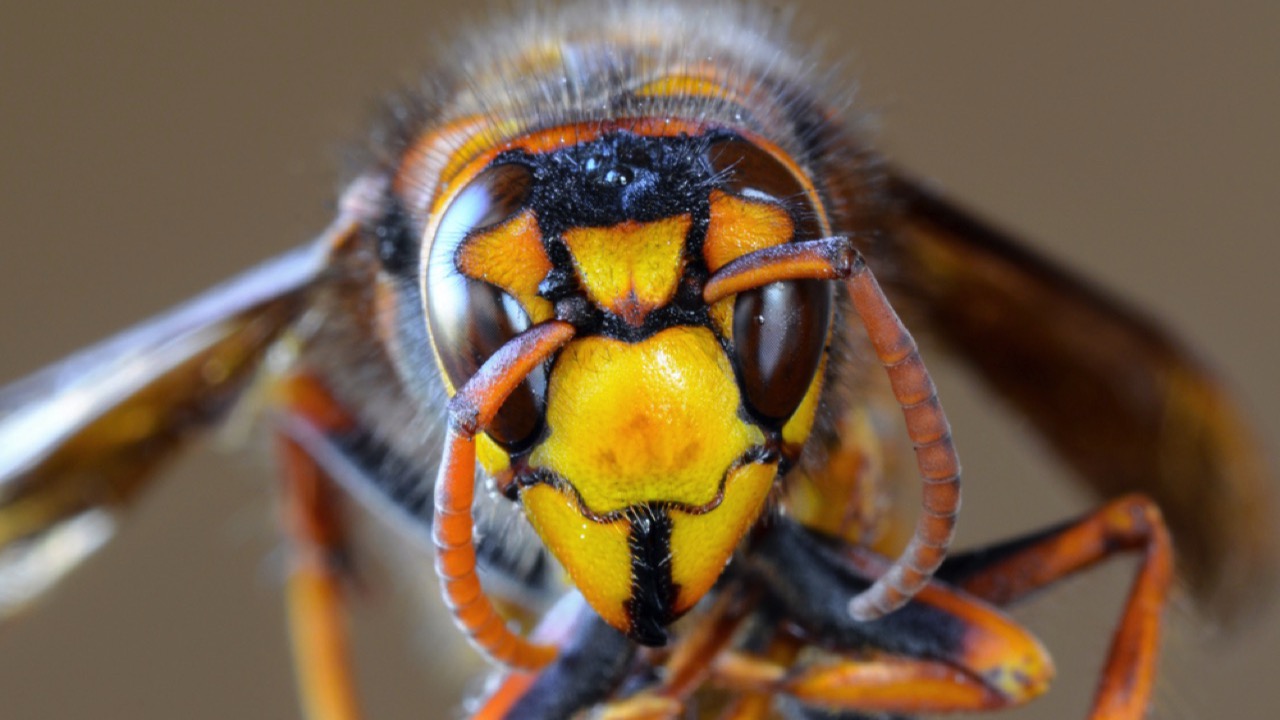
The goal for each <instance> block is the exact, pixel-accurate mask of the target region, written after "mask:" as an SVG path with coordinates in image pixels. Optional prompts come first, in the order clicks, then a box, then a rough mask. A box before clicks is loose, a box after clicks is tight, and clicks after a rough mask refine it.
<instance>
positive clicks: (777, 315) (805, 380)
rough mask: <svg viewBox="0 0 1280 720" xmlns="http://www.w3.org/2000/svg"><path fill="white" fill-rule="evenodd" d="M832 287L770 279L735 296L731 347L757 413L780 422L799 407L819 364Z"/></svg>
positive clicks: (825, 341) (806, 282) (785, 419)
mask: <svg viewBox="0 0 1280 720" xmlns="http://www.w3.org/2000/svg"><path fill="white" fill-rule="evenodd" d="M831 302H832V301H831V285H830V283H826V282H822V281H820V280H798V281H791V282H780V283H773V284H772V285H765V286H764V287H761V288H756V289H755V290H749V291H747V292H744V293H740V294H739V295H738V298H737V300H736V301H735V303H734V306H733V345H734V354H735V359H736V361H737V366H738V374H739V382H740V384H741V386H742V392H743V395H744V396H745V398H746V401H747V405H748V406H749V407H750V408H751V410H752V411H753V412H755V414H756V415H758V416H760V417H761V418H763V419H765V420H767V421H769V422H770V423H774V424H776V425H782V424H784V423H785V422H786V421H787V419H789V418H790V417H791V415H792V414H793V413H794V412H795V411H796V408H797V407H799V406H800V401H801V400H803V399H804V395H805V392H806V391H807V390H808V389H809V385H810V383H812V382H813V375H814V373H816V372H817V370H818V365H819V364H820V363H821V362H822V353H823V350H824V348H825V347H826V343H827V328H828V326H829V325H830V324H831Z"/></svg>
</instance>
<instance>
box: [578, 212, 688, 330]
mask: <svg viewBox="0 0 1280 720" xmlns="http://www.w3.org/2000/svg"><path fill="white" fill-rule="evenodd" d="M691 222H692V221H691V219H690V218H689V216H688V215H679V216H676V217H670V218H664V219H662V220H656V221H654V222H648V223H640V222H635V221H632V220H628V221H627V222H623V223H619V224H617V225H614V226H613V227H607V228H594V227H592V228H573V229H571V230H569V231H567V232H565V233H564V241H565V244H566V245H568V246H569V251H570V252H571V253H572V254H573V264H574V267H575V268H577V270H578V279H579V280H580V281H581V282H582V287H583V288H585V289H586V291H587V295H588V297H590V298H591V300H592V301H593V302H594V303H596V304H597V305H599V306H600V307H602V308H604V309H606V310H608V311H609V312H612V313H614V314H615V315H618V316H619V317H621V318H622V319H624V320H626V321H627V322H629V323H632V324H635V325H639V324H640V323H643V322H644V318H645V316H646V315H648V314H649V313H650V312H651V311H652V310H654V309H656V308H659V307H662V306H663V305H666V304H667V303H668V302H670V301H671V298H672V297H674V296H675V294H676V289H677V288H678V287H679V283H680V275H681V273H682V272H683V271H684V244H685V237H686V235H688V233H689V226H690V224H691Z"/></svg>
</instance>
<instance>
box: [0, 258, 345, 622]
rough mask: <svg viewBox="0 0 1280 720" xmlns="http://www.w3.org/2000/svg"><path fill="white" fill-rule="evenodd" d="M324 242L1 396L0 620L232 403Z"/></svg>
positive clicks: (46, 582)
mask: <svg viewBox="0 0 1280 720" xmlns="http://www.w3.org/2000/svg"><path fill="white" fill-rule="evenodd" d="M327 246H328V243H327V242H326V243H319V244H317V245H315V246H311V247H306V248H302V249H299V250H297V251H294V252H292V253H289V254H287V255H284V256H282V257H280V258H277V259H275V260H272V261H270V262H267V263H265V264H263V265H261V266H259V267H257V268H255V269H254V270H251V271H249V272H247V273H245V274H243V275H241V276H239V277H237V278H235V279H233V280H231V281H229V282H227V283H226V284H224V285H221V286H219V287H216V288H214V289H212V290H210V291H208V292H206V293H205V294H204V295H201V296H199V297H197V298H195V299H194V300H192V301H190V302H188V303H186V304H184V305H182V306H180V307H178V308H176V309H174V310H171V311H169V312H168V313H165V314H164V315H161V316H159V317H157V318H154V319H152V320H150V321H148V322H145V323H143V324H141V325H139V326H137V327H134V328H133V329H131V330H127V331H125V332H123V333H121V334H120V335H118V336H116V337H113V338H110V339H108V340H106V341H104V342H102V343H99V344H98V345H95V346H93V347H90V348H88V349H86V350H83V351H81V352H79V353H77V354H75V355H72V356H70V357H68V358H66V359H64V360H62V361H60V362H58V363H56V364H54V365H51V366H49V367H47V368H45V369H43V370H41V371H39V372H37V373H35V374H33V375H31V376H29V377H27V378H25V379H22V380H19V381H17V382H15V383H13V384H11V385H9V386H7V387H4V388H0V618H3V617H4V616H5V615H7V614H9V613H11V612H12V611H14V610H16V609H18V608H20V607H21V606H22V605H24V604H25V603H26V602H28V601H29V600H31V599H34V597H35V596H37V595H38V594H39V593H40V592H42V591H44V590H45V589H47V588H48V587H49V586H51V585H52V584H53V583H54V582H55V581H56V580H58V579H59V578H60V577H61V576H62V575H63V574H65V573H66V572H67V571H68V570H70V569H71V568H72V567H74V566H75V565H76V564H77V563H78V562H79V561H80V560H82V559H83V558H85V557H87V556H88V555H89V554H90V553H92V552H93V551H94V550H96V549H97V548H98V547H99V546H100V545H101V544H102V543H103V542H105V541H106V540H107V539H108V538H109V537H110V535H111V534H112V531H113V529H114V526H115V522H116V514H117V513H118V511H119V510H120V509H121V508H123V507H124V506H125V505H127V504H128V503H129V502H130V501H131V500H132V499H134V498H135V497H136V496H137V495H138V493H139V492H140V491H142V490H143V489H145V488H146V486H147V484H148V481H149V480H150V479H151V477H152V476H153V473H154V470H155V469H156V467H157V465H158V464H159V463H161V462H162V461H164V460H166V459H167V458H169V457H170V456H171V455H172V454H173V452H174V451H175V450H177V449H178V448H179V447H181V446H182V445H183V442H184V441H185V440H188V439H189V438H191V437H192V436H193V435H194V434H195V433H197V432H198V431H199V430H201V429H202V428H204V427H206V426H208V425H209V424H210V423H211V422H213V421H215V420H216V419H218V418H219V417H220V416H221V414H222V412H223V411H224V410H225V409H227V407H228V406H229V405H230V404H231V403H232V401H233V400H234V399H235V398H236V397H237V395H238V394H239V391H240V390H241V389H242V388H243V387H244V386H245V384H246V383H247V381H248V379H249V377H250V376H251V375H252V374H253V371H254V370H255V368H256V367H257V366H258V363H259V360H261V358H262V356H263V354H264V352H265V350H266V349H267V347H269V346H270V344H271V343H272V342H273V341H274V340H275V339H276V338H277V337H279V335H280V333H281V332H282V330H284V329H285V328H286V327H287V326H288V325H289V324H290V323H291V322H292V321H293V320H294V319H295V318H296V317H297V315H298V313H299V311H300V310H301V309H302V307H303V305H304V299H305V295H306V290H307V289H308V288H309V287H310V286H311V285H312V284H313V283H314V282H315V281H316V279H317V278H318V277H319V276H320V274H321V272H322V271H323V270H324V268H325V267H326V258H327V252H326V248H327Z"/></svg>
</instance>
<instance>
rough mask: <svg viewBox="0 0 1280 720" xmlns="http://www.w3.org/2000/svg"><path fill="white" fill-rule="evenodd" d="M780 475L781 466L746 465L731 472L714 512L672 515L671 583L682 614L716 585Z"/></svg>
mask: <svg viewBox="0 0 1280 720" xmlns="http://www.w3.org/2000/svg"><path fill="white" fill-rule="evenodd" d="M777 474H778V465H777V463H770V464H768V465H762V464H759V463H751V464H749V465H742V466H740V467H737V468H734V470H733V472H731V473H729V477H728V478H727V479H726V481H725V488H724V499H723V500H721V501H720V504H719V505H718V506H717V507H716V508H715V509H714V510H712V511H710V512H707V513H702V514H692V513H685V512H680V511H678V510H672V511H671V520H672V524H671V579H672V580H673V581H674V582H675V583H676V584H677V585H679V586H680V594H679V595H678V596H677V597H676V605H675V611H676V612H677V613H682V612H685V611H686V610H688V609H689V608H691V607H693V606H694V605H695V604H697V602H698V600H700V599H702V596H703V595H705V594H706V593H707V591H708V590H710V589H711V586H712V585H713V584H715V581H716V580H717V579H718V578H719V577H720V573H721V571H723V570H724V566H725V563H727V562H729V558H730V556H732V555H733V551H734V549H735V548H736V547H737V546H738V541H739V540H741V539H742V536H743V535H744V534H745V533H746V532H747V530H749V529H750V528H751V526H752V525H753V524H754V523H755V521H756V518H758V517H760V513H761V512H763V511H764V504H765V501H766V500H768V498H769V491H770V490H771V489H772V488H773V481H774V479H775V478H776V477H777Z"/></svg>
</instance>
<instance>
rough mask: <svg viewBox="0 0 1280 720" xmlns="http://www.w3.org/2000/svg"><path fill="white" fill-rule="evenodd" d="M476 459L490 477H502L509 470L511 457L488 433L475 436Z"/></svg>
mask: <svg viewBox="0 0 1280 720" xmlns="http://www.w3.org/2000/svg"><path fill="white" fill-rule="evenodd" d="M476 458H477V460H478V461H479V462H480V467H482V468H484V471H485V472H486V473H488V474H489V475H490V476H491V477H497V476H499V475H503V474H505V473H506V472H507V471H508V470H510V469H511V456H510V455H508V454H507V451H506V450H503V449H502V446H501V445H499V444H498V443H497V442H496V441H494V439H493V438H491V437H489V434H488V433H480V434H479V435H477V436H476Z"/></svg>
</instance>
